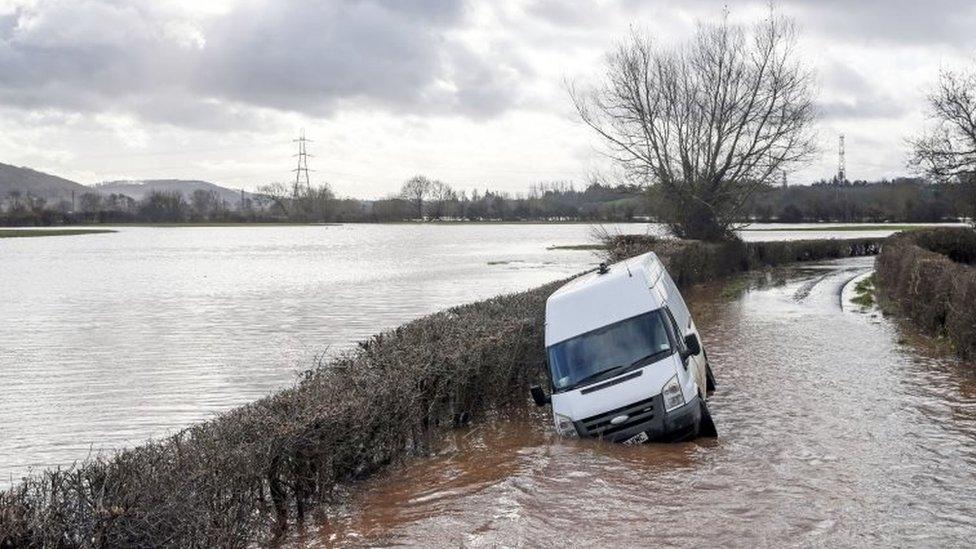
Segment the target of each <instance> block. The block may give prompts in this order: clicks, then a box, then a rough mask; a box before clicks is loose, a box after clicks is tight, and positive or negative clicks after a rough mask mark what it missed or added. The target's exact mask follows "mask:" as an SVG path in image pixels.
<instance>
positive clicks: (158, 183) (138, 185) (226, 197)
mask: <svg viewBox="0 0 976 549" xmlns="http://www.w3.org/2000/svg"><path fill="white" fill-rule="evenodd" d="M91 188H92V189H94V190H96V191H98V192H99V193H101V194H103V195H109V194H124V195H126V196H128V197H130V198H133V199H135V200H142V199H143V198H145V197H146V196H148V195H149V194H150V193H152V192H165V193H180V194H181V195H183V198H185V199H186V200H187V201H189V200H190V196H191V195H193V192H194V191H196V190H198V189H202V190H204V191H208V192H211V191H212V192H214V193H216V194H217V197H218V198H219V199H220V200H223V201H225V202H227V204H228V205H230V206H231V207H234V206H237V205H238V204H240V201H241V191H239V190H234V189H228V188H227V187H221V186H220V185H215V184H213V183H210V182H209V181H194V180H183V179H149V180H145V181H107V182H105V183H98V184H96V185H92V186H91ZM244 196H245V197H247V198H252V195H251V193H244Z"/></svg>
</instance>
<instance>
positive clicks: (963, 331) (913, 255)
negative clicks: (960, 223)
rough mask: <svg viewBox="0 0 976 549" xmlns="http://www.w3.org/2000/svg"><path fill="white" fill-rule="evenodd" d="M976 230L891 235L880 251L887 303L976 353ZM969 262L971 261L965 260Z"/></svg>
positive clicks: (967, 353)
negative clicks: (975, 265) (975, 305)
mask: <svg viewBox="0 0 976 549" xmlns="http://www.w3.org/2000/svg"><path fill="white" fill-rule="evenodd" d="M974 258H976V231H973V230H971V229H964V228H952V229H945V228H940V229H929V230H923V231H917V232H911V233H900V234H897V235H895V236H892V237H891V238H890V239H889V240H888V241H887V242H886V244H885V246H884V250H883V251H882V253H881V255H879V256H878V259H877V264H876V271H877V281H878V289H879V291H880V293H881V296H882V297H883V298H884V299H883V303H886V304H887V305H888V306H889V307H894V308H895V309H897V310H898V311H899V312H901V313H902V314H904V315H905V316H907V317H908V318H910V319H911V320H912V321H913V322H914V323H915V324H916V325H918V326H919V327H920V328H921V329H923V330H924V331H926V332H928V333H930V334H933V335H936V336H944V337H947V338H948V339H949V340H950V341H951V342H952V344H953V346H954V347H955V349H956V351H957V352H958V354H959V355H960V356H962V357H963V358H972V357H976V308H974V306H973V304H974V303H976V267H973V266H972V263H973V262H974V261H973V259H974ZM967 263H969V265H967Z"/></svg>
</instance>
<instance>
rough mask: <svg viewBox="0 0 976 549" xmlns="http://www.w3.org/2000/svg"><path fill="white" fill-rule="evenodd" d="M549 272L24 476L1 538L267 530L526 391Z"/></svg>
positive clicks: (59, 543) (253, 539)
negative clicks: (119, 443)
mask: <svg viewBox="0 0 976 549" xmlns="http://www.w3.org/2000/svg"><path fill="white" fill-rule="evenodd" d="M557 284H558V283H554V284H549V285H546V286H543V287H540V288H536V289H534V290H531V291H528V292H523V293H519V294H513V295H508V296H502V297H497V298H493V299H489V300H487V301H482V302H479V303H474V304H471V305H465V306H461V307H455V308H453V309H449V310H447V311H443V312H440V313H436V314H433V315H430V316H428V317H425V318H422V319H419V320H416V321H413V322H410V323H408V324H405V325H403V326H401V327H399V328H397V329H395V330H392V331H389V332H386V333H383V334H380V335H377V336H375V337H373V338H371V339H369V340H368V341H365V342H363V343H361V344H360V345H359V347H358V349H357V350H356V351H355V352H351V353H348V354H346V355H344V356H341V357H339V358H337V359H335V360H334V361H331V362H330V363H328V364H326V365H323V366H321V367H318V368H316V369H314V370H311V371H309V372H307V373H306V374H305V375H304V377H303V379H302V380H301V381H300V382H299V383H298V384H297V385H296V386H295V387H293V388H290V389H287V390H284V391H281V392H279V393H277V394H275V395H272V396H269V397H267V398H264V399H262V400H259V401H257V402H255V403H253V404H250V405H247V406H243V407H241V408H238V409H235V410H232V411H230V412H228V413H225V414H223V415H221V416H219V417H218V418H216V419H214V420H212V421H208V422H205V423H201V424H199V425H195V426H192V427H190V428H188V429H185V430H184V431H182V432H180V433H178V434H176V435H174V436H171V437H169V438H166V439H163V440H160V441H156V442H150V443H148V444H144V445H142V446H138V447H135V448H131V449H127V450H123V451H121V452H119V453H116V454H115V455H113V456H110V457H97V458H94V459H90V460H87V461H84V462H82V463H80V464H78V465H76V466H73V467H69V468H67V469H57V470H49V471H44V472H42V473H40V474H38V475H35V476H32V477H29V478H27V479H25V480H23V481H22V482H21V483H20V484H18V485H16V486H14V487H13V488H11V489H9V490H7V491H5V492H2V493H0V547H21V546H35V547H211V546H219V547H244V546H248V545H254V544H256V543H257V544H261V543H265V542H268V541H270V540H271V539H272V538H273V537H274V536H275V534H278V533H280V532H282V531H284V529H285V527H286V526H287V525H288V524H289V523H290V522H292V521H300V520H301V519H302V518H303V516H304V514H305V511H306V509H307V508H308V506H309V505H312V504H316V503H321V502H328V501H330V500H331V498H332V495H333V491H334V489H335V487H336V486H337V485H338V484H339V483H340V482H342V481H344V480H348V479H355V478H360V477H363V476H366V475H368V474H370V473H372V472H374V471H376V470H377V469H379V468H381V467H383V466H384V465H386V464H388V463H390V462H392V461H395V460H398V459H401V458H403V457H405V456H409V455H415V454H419V453H423V452H425V451H426V450H427V449H428V448H429V447H430V445H431V443H432V442H433V441H436V440H437V437H438V435H439V434H441V433H442V432H443V431H444V430H446V429H449V428H452V427H454V426H455V425H456V424H458V423H462V422H464V421H465V420H466V419H467V418H468V417H470V415H479V414H484V413H486V411H487V410H489V409H490V408H491V407H492V406H495V405H500V404H502V403H505V402H511V401H518V400H524V399H525V398H526V395H527V392H526V391H525V388H526V387H527V385H528V384H529V383H530V382H531V381H535V380H537V379H539V376H541V375H543V373H544V370H543V353H541V352H540V349H541V348H542V346H543V326H544V320H543V314H544V308H545V307H544V304H545V300H546V298H547V297H548V295H549V294H550V293H551V292H552V291H553V290H554V289H555V288H556V286H557Z"/></svg>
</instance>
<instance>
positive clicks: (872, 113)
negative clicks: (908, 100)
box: [817, 97, 908, 121]
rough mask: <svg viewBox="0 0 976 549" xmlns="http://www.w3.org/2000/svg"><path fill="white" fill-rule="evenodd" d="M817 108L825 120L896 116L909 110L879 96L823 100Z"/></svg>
mask: <svg viewBox="0 0 976 549" xmlns="http://www.w3.org/2000/svg"><path fill="white" fill-rule="evenodd" d="M817 108H818V110H819V112H820V115H821V118H822V119H823V120H825V121H832V120H857V119H872V118H894V117H898V116H901V115H903V114H905V113H906V112H907V111H908V109H906V108H905V107H904V106H903V105H900V104H898V103H894V102H892V101H891V100H890V99H885V98H879V97H870V98H867V99H861V98H859V99H855V100H850V101H823V102H820V103H819V104H818V105H817Z"/></svg>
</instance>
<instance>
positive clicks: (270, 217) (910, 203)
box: [0, 176, 976, 226]
mask: <svg viewBox="0 0 976 549" xmlns="http://www.w3.org/2000/svg"><path fill="white" fill-rule="evenodd" d="M76 202H77V203H76V204H75V205H74V208H72V205H71V203H70V202H67V203H65V202H64V201H61V202H59V203H57V204H54V205H51V204H49V203H48V202H47V201H45V200H43V199H40V198H36V197H31V196H29V195H21V194H20V193H16V192H14V193H10V195H8V196H7V197H6V198H5V199H4V198H3V197H0V225H28V226H30V225H64V224H98V223H132V222H137V223H138V222H143V223H221V222H255V223H261V222H295V223H356V222H365V223H370V222H402V221H435V222H436V221H581V222H627V221H642V220H650V221H662V222H666V221H665V220H666V219H668V217H667V216H666V215H661V213H660V212H661V210H662V209H666V208H670V207H671V206H672V203H671V202H670V201H668V200H660V199H659V197H658V193H657V192H656V191H655V189H653V188H651V189H650V190H649V189H645V188H641V187H638V186H635V185H625V184H618V185H613V184H608V183H605V182H597V181H594V182H591V183H590V184H589V185H587V186H586V187H585V188H583V189H577V188H575V187H574V186H573V184H571V183H568V182H549V183H540V184H537V185H533V186H532V187H530V189H529V191H528V192H527V193H524V194H516V195H513V194H510V193H505V192H497V191H491V190H484V191H479V190H474V191H470V192H468V191H464V190H460V191H459V190H456V189H454V188H453V187H451V186H450V185H448V184H446V183H444V182H441V181H438V180H435V179H430V178H427V177H424V176H416V177H413V178H411V179H410V180H408V181H406V182H405V183H404V184H403V185H402V187H401V189H400V192H399V193H397V194H396V195H394V196H391V197H388V198H383V199H379V200H372V201H366V200H358V199H352V198H339V197H337V196H336V195H335V193H334V192H333V191H332V190H331V188H330V187H329V186H328V185H321V186H317V187H309V188H295V187H294V186H289V185H284V184H271V185H266V186H264V187H261V188H260V192H258V193H257V194H253V195H248V197H247V198H245V199H243V200H241V201H236V203H233V204H231V203H228V202H227V201H225V200H221V199H220V198H219V197H218V196H217V194H216V193H214V192H212V191H205V190H196V191H194V192H193V193H191V194H190V195H189V197H184V196H183V195H181V194H180V193H176V192H152V193H150V194H148V195H147V196H146V197H145V198H143V199H142V200H134V199H132V198H130V197H128V196H125V195H122V194H111V195H102V194H98V193H95V192H92V193H84V194H82V195H80V196H79V197H77V200H76ZM974 213H976V185H974V184H973V183H972V182H970V181H960V180H956V179H953V180H945V181H935V182H930V181H929V180H927V179H923V178H910V177H904V178H897V179H894V180H890V181H889V180H883V181H878V182H866V181H855V182H847V181H843V182H836V181H820V182H817V183H814V184H813V185H796V186H791V187H767V188H765V189H763V190H761V191H759V192H757V193H755V194H754V195H753V197H752V199H751V200H750V201H749V203H748V204H746V205H744V206H743V208H742V211H741V212H740V214H739V215H738V216H737V218H736V221H737V222H739V223H745V222H780V223H801V222H807V223H811V222H835V223H859V222H860V223H879V222H938V221H956V220H958V219H960V218H967V217H968V218H972V217H974Z"/></svg>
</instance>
